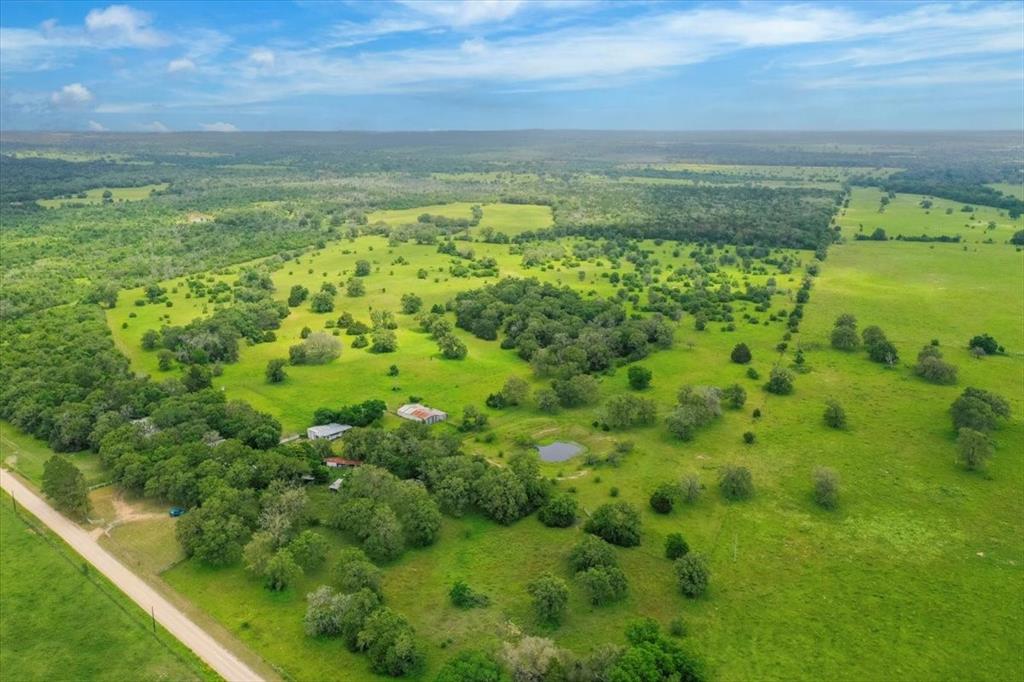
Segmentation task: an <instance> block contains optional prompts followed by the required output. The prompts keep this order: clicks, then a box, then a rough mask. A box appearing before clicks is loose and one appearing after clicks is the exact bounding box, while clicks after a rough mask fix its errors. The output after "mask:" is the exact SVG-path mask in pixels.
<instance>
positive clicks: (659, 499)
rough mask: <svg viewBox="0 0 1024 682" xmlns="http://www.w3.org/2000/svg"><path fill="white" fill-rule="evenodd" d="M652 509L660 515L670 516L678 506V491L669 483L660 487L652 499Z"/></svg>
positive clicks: (652, 494) (652, 495)
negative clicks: (676, 505)
mask: <svg viewBox="0 0 1024 682" xmlns="http://www.w3.org/2000/svg"><path fill="white" fill-rule="evenodd" d="M650 504H651V509H653V510H654V511H656V512H658V513H659V514H668V513H670V512H671V511H672V508H673V507H675V504H676V490H675V488H674V487H673V486H671V485H669V484H668V483H662V484H661V485H659V486H658V487H657V488H656V489H655V490H654V492H653V493H651V499H650Z"/></svg>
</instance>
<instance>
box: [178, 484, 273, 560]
mask: <svg viewBox="0 0 1024 682" xmlns="http://www.w3.org/2000/svg"><path fill="white" fill-rule="evenodd" d="M253 507H254V502H253V501H252V500H251V499H246V497H245V495H244V493H243V492H242V491H238V490H232V489H223V488H222V489H219V490H217V491H216V492H214V493H213V494H212V495H210V496H209V497H208V498H207V499H206V500H205V501H204V502H203V505H202V506H201V507H199V508H198V509H193V510H191V511H190V512H189V513H188V514H186V515H184V516H182V517H181V518H180V519H178V522H177V525H176V526H175V535H177V538H178V542H179V543H181V547H182V549H183V550H184V551H185V555H186V556H190V557H191V556H194V557H195V558H197V559H199V560H200V561H202V562H203V563H206V564H210V565H213V566H225V565H228V564H231V563H233V562H235V561H237V560H238V559H239V557H240V556H241V554H242V545H243V542H244V541H245V539H246V538H247V537H248V536H249V531H250V528H251V524H252V522H253V520H254V517H255V513H252V512H250V510H251V509H252V508H253Z"/></svg>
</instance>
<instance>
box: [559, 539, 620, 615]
mask: <svg viewBox="0 0 1024 682" xmlns="http://www.w3.org/2000/svg"><path fill="white" fill-rule="evenodd" d="M569 570H570V572H571V573H572V576H573V580H575V581H576V583H577V584H578V585H580V587H582V588H583V591H584V592H585V593H586V594H587V599H588V601H589V602H590V603H591V604H593V605H594V606H603V605H605V604H610V603H612V602H616V601H620V600H622V599H624V598H625V597H626V594H627V593H628V592H629V581H628V580H627V579H626V574H625V573H623V571H622V569H621V568H620V567H619V562H618V558H617V557H616V556H615V550H614V549H613V548H612V546H611V545H610V544H608V543H607V542H606V541H604V540H602V539H601V538H599V537H597V536H595V535H587V536H584V538H583V539H582V540H580V541H579V542H578V543H577V544H576V546H575V547H573V548H572V551H571V552H570V553H569Z"/></svg>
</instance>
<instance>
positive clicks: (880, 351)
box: [832, 315, 900, 367]
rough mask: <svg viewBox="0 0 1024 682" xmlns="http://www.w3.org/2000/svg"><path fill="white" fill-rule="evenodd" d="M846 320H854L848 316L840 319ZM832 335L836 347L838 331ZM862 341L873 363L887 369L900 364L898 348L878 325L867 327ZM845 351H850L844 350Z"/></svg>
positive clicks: (862, 335) (862, 333) (862, 334)
mask: <svg viewBox="0 0 1024 682" xmlns="http://www.w3.org/2000/svg"><path fill="white" fill-rule="evenodd" d="M844 318H852V316H849V315H847V316H843V317H840V319H844ZM836 324H837V325H838V320H837V321H836ZM836 329H839V327H838V326H837V327H836ZM854 329H856V320H854ZM832 333H833V341H832V345H835V343H836V342H835V333H836V330H835V329H834V330H833V332H832ZM861 340H862V341H863V343H864V347H865V348H866V349H867V351H868V357H869V358H871V360H872V362H878V363H881V364H884V365H886V366H887V367H893V366H895V365H896V363H897V362H899V359H900V355H899V351H897V350H896V346H895V345H893V343H892V341H890V340H889V339H888V338H887V337H886V336H885V332H884V331H882V329H881V327H878V326H876V325H871V326H870V327H865V328H864V331H863V332H861ZM837 347H838V346H837ZM854 347H856V346H854ZM844 350H849V349H848V348H844Z"/></svg>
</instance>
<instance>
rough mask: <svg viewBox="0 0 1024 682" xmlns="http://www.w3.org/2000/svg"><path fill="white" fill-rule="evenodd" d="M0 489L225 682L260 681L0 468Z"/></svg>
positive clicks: (202, 631)
mask: <svg viewBox="0 0 1024 682" xmlns="http://www.w3.org/2000/svg"><path fill="white" fill-rule="evenodd" d="M0 486H2V487H3V489H4V490H6V491H7V493H8V494H10V495H11V496H12V497H14V499H15V500H16V501H17V502H18V504H19V505H21V506H22V507H24V508H25V509H26V510H28V511H29V512H31V513H32V514H33V515H35V517H36V518H38V519H39V520H40V521H42V522H43V523H45V524H46V525H47V526H48V527H49V528H50V529H51V530H52V531H53V532H54V533H56V534H57V535H59V536H60V537H61V538H62V539H63V540H64V542H66V543H68V544H69V545H70V546H71V548H72V549H74V550H75V551H76V552H78V553H79V554H80V555H82V557H83V558H85V559H86V560H87V561H88V562H89V563H90V564H92V565H93V566H94V567H95V568H96V570H98V571H100V572H101V573H102V574H103V575H105V576H107V578H108V579H109V580H110V581H111V582H112V583H114V584H115V585H117V587H118V588H120V589H121V591H122V592H124V593H125V594H126V595H128V596H129V597H130V598H131V599H132V601H134V602H135V603H136V604H138V605H139V607H140V608H142V610H143V611H146V612H152V613H153V615H154V617H155V618H156V620H157V622H158V623H160V624H161V625H162V626H164V627H165V628H166V629H167V631H168V632H170V633H171V634H172V635H174V636H175V637H177V638H178V639H179V640H180V641H181V643H182V644H184V645H185V646H187V647H188V648H189V649H191V650H192V651H194V652H195V654H196V655H197V656H198V657H199V658H201V659H203V660H204V661H205V662H206V663H207V665H209V666H210V667H211V668H213V669H214V670H215V671H217V673H218V674H219V675H220V676H221V677H223V678H224V679H226V680H229V682H256V681H261V680H262V679H263V678H262V677H260V676H259V675H257V674H256V673H255V672H254V671H253V670H252V669H251V668H249V666H247V665H246V664H245V663H243V662H242V661H240V660H239V659H238V658H237V657H235V655H234V654H232V653H231V652H230V651H228V650H227V649H225V648H224V647H223V646H222V645H221V644H220V643H219V642H218V641H217V640H215V639H214V638H213V637H211V636H210V635H209V633H207V632H206V631H205V630H203V629H202V628H200V627H199V626H198V625H196V624H195V623H194V622H193V621H192V620H191V619H189V617H188V616H186V615H185V614H184V613H182V612H181V611H179V610H178V609H176V608H175V607H174V606H173V605H172V604H171V603H170V602H168V601H167V600H166V599H164V598H163V597H162V596H161V595H160V594H159V593H158V592H157V591H156V590H154V589H153V588H152V587H150V586H149V585H147V584H146V583H145V582H143V580H142V579H141V578H139V577H138V576H137V575H135V574H134V573H132V572H131V571H130V570H128V569H127V568H125V566H124V565H123V564H122V563H121V562H120V561H118V560H117V559H115V558H114V557H112V556H111V555H110V554H108V553H107V552H106V550H104V549H103V548H101V547H100V546H99V545H98V544H97V543H96V540H95V539H94V538H92V537H91V536H90V535H89V533H87V532H86V531H84V530H82V529H81V528H79V527H78V526H77V525H75V524H74V523H72V522H71V521H69V520H68V519H66V518H64V517H63V516H61V515H60V514H59V513H57V512H56V511H55V510H54V509H53V508H52V507H51V506H50V505H49V504H47V503H46V502H45V501H43V499H42V498H40V497H39V496H38V495H36V494H35V493H34V492H32V491H31V490H30V489H29V488H28V487H27V486H26V485H25V484H23V483H22V482H21V481H19V480H18V479H17V478H15V477H14V476H13V475H11V474H10V473H8V472H7V471H6V470H4V469H0Z"/></svg>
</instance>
